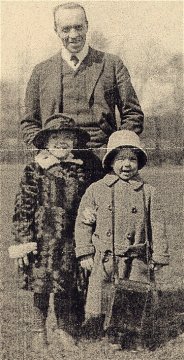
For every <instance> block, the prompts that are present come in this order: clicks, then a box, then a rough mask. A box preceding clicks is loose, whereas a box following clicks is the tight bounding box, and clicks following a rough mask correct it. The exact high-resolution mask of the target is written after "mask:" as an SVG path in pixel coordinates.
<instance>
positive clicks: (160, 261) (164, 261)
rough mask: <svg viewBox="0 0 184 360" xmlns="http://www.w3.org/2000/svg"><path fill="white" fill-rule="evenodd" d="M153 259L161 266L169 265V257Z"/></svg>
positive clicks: (156, 256) (160, 256)
mask: <svg viewBox="0 0 184 360" xmlns="http://www.w3.org/2000/svg"><path fill="white" fill-rule="evenodd" d="M152 259H153V261H154V262H155V263H157V264H161V265H169V255H156V254H155V255H154V254H153V256H152Z"/></svg>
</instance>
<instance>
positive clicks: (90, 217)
mask: <svg viewBox="0 0 184 360" xmlns="http://www.w3.org/2000/svg"><path fill="white" fill-rule="evenodd" d="M95 225H96V205H95V200H94V197H93V184H92V185H91V186H90V187H89V188H88V189H87V190H86V192H85V194H84V195H83V197H82V199H81V202H80V205H79V209H78V214H77V218H76V223H75V245H76V246H75V252H76V256H77V257H81V256H85V255H92V254H94V252H95V248H94V245H93V243H92V235H93V232H94V229H95Z"/></svg>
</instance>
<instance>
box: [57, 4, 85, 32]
mask: <svg viewBox="0 0 184 360" xmlns="http://www.w3.org/2000/svg"><path fill="white" fill-rule="evenodd" d="M60 9H81V10H82V11H83V12H84V15H85V20H86V23H87V24H88V20H87V16H86V11H85V9H84V7H83V6H82V5H80V4H77V3H74V2H68V3H64V4H60V5H57V6H56V7H55V8H54V10H53V15H54V29H55V31H56V30H57V21H56V13H57V12H58V10H60Z"/></svg>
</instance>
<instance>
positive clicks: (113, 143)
mask: <svg viewBox="0 0 184 360" xmlns="http://www.w3.org/2000/svg"><path fill="white" fill-rule="evenodd" d="M127 146H131V147H135V148H138V149H141V150H142V149H143V145H142V144H141V141H140V138H139V136H138V135H137V134H136V133H135V132H134V131H130V130H119V131H115V132H114V133H113V134H112V135H111V136H110V137H109V141H108V144H107V151H108V150H111V149H112V150H114V149H117V148H119V147H127Z"/></svg>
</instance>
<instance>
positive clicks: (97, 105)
mask: <svg viewBox="0 0 184 360" xmlns="http://www.w3.org/2000/svg"><path fill="white" fill-rule="evenodd" d="M84 62H85V64H86V66H87V67H88V71H87V72H86V74H87V81H86V84H87V97H88V103H89V108H90V110H91V112H92V114H93V119H95V121H94V120H93V125H91V127H95V128H99V129H101V130H102V132H103V134H104V141H102V142H103V143H107V140H108V137H109V136H110V134H111V133H112V132H113V131H116V130H117V129H118V128H120V129H128V130H133V131H135V132H136V133H137V134H140V133H141V132H142V129H143V113H142V110H141V107H140V105H139V102H138V99H137V96H136V93H135V91H134V89H133V86H132V84H131V79H130V75H129V73H128V70H127V69H126V67H125V66H124V64H123V62H122V61H121V59H120V58H119V57H117V56H115V55H112V54H107V53H104V52H101V51H97V50H95V49H92V48H89V53H88V55H87V57H86V58H85V59H84ZM62 64H63V60H62V58H61V53H60V52H59V53H57V54H56V55H54V56H53V57H51V58H50V59H48V60H46V61H44V62H42V63H40V64H38V65H36V66H35V68H34V70H33V72H32V75H31V78H30V80H29V82H28V86H27V90H26V97H25V115H24V117H23V119H22V122H21V127H22V131H23V135H24V139H25V141H26V142H27V143H31V141H32V139H33V137H34V134H35V132H37V131H38V130H40V128H42V126H43V125H44V122H45V120H46V119H47V118H48V117H49V116H51V115H53V114H54V113H58V112H62V111H63V110H62ZM80 66H81V65H80ZM116 106H117V108H118V110H119V113H120V119H121V123H120V126H119V127H118V126H117V122H116V119H115V108H116ZM88 128H89V127H88V124H87V130H88ZM98 144H99V142H98ZM93 145H94V146H95V144H93ZM98 146H99V145H97V147H98Z"/></svg>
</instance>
